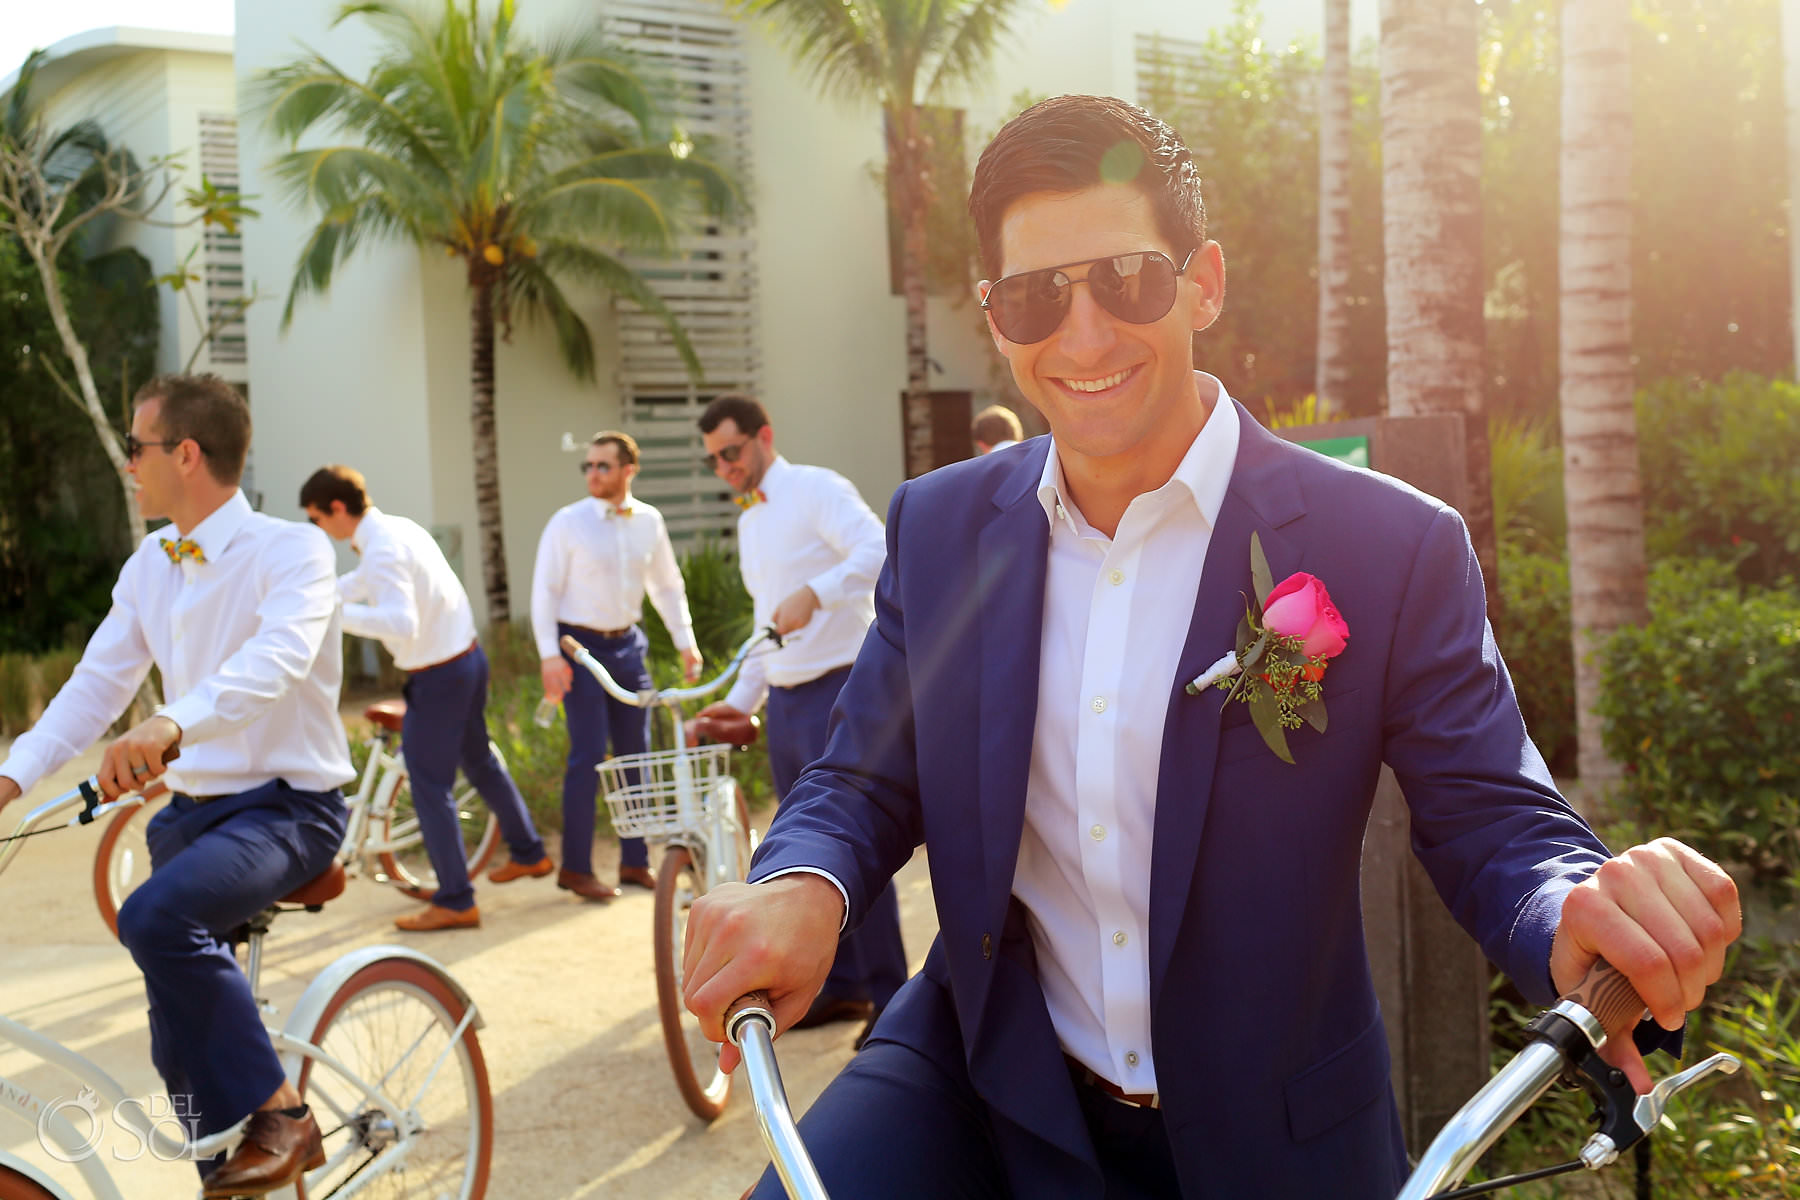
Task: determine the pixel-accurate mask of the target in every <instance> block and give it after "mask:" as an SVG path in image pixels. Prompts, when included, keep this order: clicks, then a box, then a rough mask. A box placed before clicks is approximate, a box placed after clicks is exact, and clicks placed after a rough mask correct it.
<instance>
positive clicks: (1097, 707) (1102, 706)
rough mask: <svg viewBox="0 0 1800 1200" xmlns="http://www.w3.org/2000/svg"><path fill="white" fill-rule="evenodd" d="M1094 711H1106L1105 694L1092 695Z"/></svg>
mask: <svg viewBox="0 0 1800 1200" xmlns="http://www.w3.org/2000/svg"><path fill="white" fill-rule="evenodd" d="M1094 711H1095V712H1097V713H1103V712H1105V711H1106V697H1105V696H1095V697H1094Z"/></svg>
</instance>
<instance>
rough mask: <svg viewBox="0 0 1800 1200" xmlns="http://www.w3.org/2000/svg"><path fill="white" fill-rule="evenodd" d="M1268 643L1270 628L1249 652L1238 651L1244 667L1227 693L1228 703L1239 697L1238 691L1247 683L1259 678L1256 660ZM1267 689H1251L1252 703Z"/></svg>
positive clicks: (1240, 663)
mask: <svg viewBox="0 0 1800 1200" xmlns="http://www.w3.org/2000/svg"><path fill="white" fill-rule="evenodd" d="M1268 645H1269V633H1268V630H1264V631H1263V635H1262V636H1261V637H1259V638H1257V639H1256V644H1255V645H1254V646H1252V647H1250V650H1249V651H1248V653H1246V652H1244V651H1242V650H1240V651H1238V666H1239V667H1240V668H1242V669H1241V670H1240V671H1239V672H1238V676H1237V679H1236V680H1234V681H1233V683H1232V685H1231V690H1230V691H1229V692H1227V693H1225V703H1226V704H1230V703H1231V702H1232V701H1233V700H1236V699H1237V698H1238V693H1239V692H1241V691H1243V690H1244V687H1245V685H1246V684H1248V683H1249V682H1250V681H1251V680H1252V679H1256V678H1258V676H1257V674H1256V662H1257V660H1258V659H1260V658H1261V657H1262V653H1263V651H1264V650H1265V649H1267V648H1268ZM1266 691H1268V689H1267V688H1253V689H1251V692H1250V696H1251V699H1252V703H1253V704H1254V700H1255V697H1257V696H1259V695H1261V694H1262V693H1264V692H1266Z"/></svg>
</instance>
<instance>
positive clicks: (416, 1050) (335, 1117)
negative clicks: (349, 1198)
mask: <svg viewBox="0 0 1800 1200" xmlns="http://www.w3.org/2000/svg"><path fill="white" fill-rule="evenodd" d="M464 1011H465V1010H464V1007H463V1004H462V1002H461V1001H460V1000H458V999H457V998H456V995H455V993H454V992H452V991H451V990H450V988H449V987H448V986H446V985H445V983H444V981H443V980H442V979H440V978H438V976H437V975H436V974H434V973H433V972H431V971H429V970H427V969H426V968H425V967H423V966H421V965H420V964H418V963H416V962H413V961H411V960H410V959H404V958H386V959H381V960H380V961H378V962H373V963H370V964H369V965H368V966H366V967H364V968H363V969H362V970H360V971H358V972H357V973H356V974H354V975H352V976H351V977H350V978H349V979H347V980H345V981H344V985H343V986H342V987H340V988H339V989H338V992H337V995H335V996H333V997H332V998H331V1002H330V1003H328V1004H327V1005H326V1006H325V1011H324V1012H323V1013H321V1014H320V1016H319V1024H318V1026H317V1027H316V1028H315V1029H314V1030H313V1033H312V1039H311V1041H312V1044H313V1045H315V1046H317V1047H319V1049H321V1050H323V1051H325V1052H326V1053H327V1054H330V1055H331V1056H332V1057H334V1058H336V1059H337V1060H338V1061H339V1062H341V1063H343V1064H344V1066H345V1067H346V1068H347V1069H348V1070H349V1071H350V1072H352V1073H353V1074H354V1075H355V1076H356V1078H357V1079H358V1080H361V1081H363V1082H366V1083H368V1084H370V1085H372V1086H375V1087H377V1088H379V1090H380V1091H381V1092H383V1093H384V1094H385V1095H386V1096H387V1097H388V1098H389V1099H391V1100H392V1101H393V1102H394V1103H396V1104H397V1105H399V1106H400V1107H401V1108H402V1109H404V1110H405V1116H404V1117H403V1118H402V1120H403V1122H404V1123H405V1124H406V1125H407V1126H408V1127H410V1128H402V1127H400V1126H397V1125H396V1123H395V1121H394V1119H393V1116H392V1114H390V1113H388V1112H386V1111H385V1110H382V1109H380V1108H377V1107H375V1106H373V1105H371V1104H370V1103H369V1101H368V1100H367V1099H366V1097H365V1096H364V1095H363V1093H362V1089H361V1088H360V1087H358V1086H357V1084H356V1083H355V1082H354V1081H352V1080H349V1079H345V1078H344V1077H343V1076H341V1075H339V1074H338V1072H337V1071H335V1070H334V1069H332V1068H331V1067H328V1066H324V1065H323V1064H321V1063H319V1062H318V1061H316V1060H314V1059H311V1058H308V1059H306V1060H305V1061H304V1062H302V1063H301V1065H300V1080H299V1087H300V1097H301V1099H303V1100H305V1101H306V1103H307V1104H309V1105H311V1106H312V1110H313V1116H314V1117H315V1118H316V1119H317V1120H318V1122H319V1128H320V1129H321V1130H323V1131H324V1134H325V1165H324V1166H323V1167H321V1168H319V1169H318V1170H316V1171H308V1172H307V1173H306V1176H305V1177H304V1178H303V1179H302V1180H301V1181H300V1182H299V1183H298V1184H297V1185H296V1191H297V1192H298V1195H299V1200H309V1198H310V1200H320V1198H322V1197H325V1196H329V1195H331V1194H333V1193H334V1192H335V1191H336V1190H337V1189H338V1188H339V1187H342V1186H343V1185H344V1184H345V1183H346V1182H347V1181H348V1180H350V1179H351V1178H352V1177H355V1176H358V1173H359V1172H361V1171H362V1170H363V1169H364V1168H365V1167H366V1166H367V1164H368V1163H369V1162H370V1161H371V1160H372V1159H374V1158H375V1156H376V1155H378V1154H380V1153H381V1152H382V1151H383V1150H386V1149H387V1148H388V1147H390V1146H392V1145H394V1144H395V1143H396V1142H397V1141H399V1140H400V1139H401V1137H403V1136H410V1137H411V1138H412V1139H413V1142H412V1145H411V1146H410V1148H409V1149H408V1150H407V1153H406V1154H405V1156H404V1158H403V1159H402V1160H401V1161H400V1163H399V1164H398V1165H397V1166H395V1167H394V1169H393V1170H392V1171H390V1172H389V1173H387V1174H385V1175H382V1176H380V1177H378V1178H375V1179H371V1180H368V1181H367V1183H366V1185H365V1186H364V1188H363V1190H362V1191H359V1192H358V1193H357V1195H359V1196H393V1197H400V1196H405V1197H421V1198H429V1200H440V1198H441V1200H481V1198H482V1196H483V1195H485V1194H486V1192H487V1179H488V1165H489V1160H490V1158H491V1157H492V1155H493V1149H494V1106H493V1097H492V1096H491V1095H490V1094H489V1092H488V1075H487V1060H486V1059H485V1058H483V1057H482V1054H481V1044H480V1042H478V1041H477V1040H476V1038H475V1028H474V1026H473V1025H471V1026H470V1027H469V1028H467V1029H465V1030H464V1031H463V1033H462V1036H461V1037H459V1038H455V1040H454V1041H452V1036H453V1035H454V1033H455V1031H456V1026H457V1024H458V1022H460V1021H461V1020H462V1018H463V1013H464ZM358 1182H359V1183H360V1182H362V1180H361V1179H360V1178H359V1179H358Z"/></svg>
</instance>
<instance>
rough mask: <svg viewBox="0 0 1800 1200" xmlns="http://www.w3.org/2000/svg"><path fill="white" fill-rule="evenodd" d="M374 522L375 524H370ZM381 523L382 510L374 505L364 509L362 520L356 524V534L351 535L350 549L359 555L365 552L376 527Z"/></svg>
mask: <svg viewBox="0 0 1800 1200" xmlns="http://www.w3.org/2000/svg"><path fill="white" fill-rule="evenodd" d="M371 521H373V522H374V524H373V525H372V524H370V522H371ZM380 523H381V510H380V509H379V508H376V507H375V506H374V505H373V504H371V505H369V506H368V507H367V508H365V509H363V515H362V520H360V521H358V522H357V523H356V532H355V533H353V534H351V535H350V548H351V549H352V550H354V551H356V552H357V553H358V554H361V553H362V552H363V545H364V544H365V542H366V541H367V540H368V535H369V534H370V533H371V532H373V531H374V529H375V526H376V525H379V524H380Z"/></svg>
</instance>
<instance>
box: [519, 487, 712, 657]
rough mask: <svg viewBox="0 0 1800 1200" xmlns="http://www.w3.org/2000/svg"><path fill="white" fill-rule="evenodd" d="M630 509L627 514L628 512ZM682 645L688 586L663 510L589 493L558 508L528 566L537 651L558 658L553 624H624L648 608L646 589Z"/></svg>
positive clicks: (689, 642) (687, 633)
mask: <svg viewBox="0 0 1800 1200" xmlns="http://www.w3.org/2000/svg"><path fill="white" fill-rule="evenodd" d="M627 512H629V515H627ZM646 594H648V595H649V597H650V602H651V603H652V604H654V605H656V611H657V613H658V615H660V616H661V617H662V619H663V624H664V625H666V626H668V628H669V636H670V638H671V639H673V640H674V643H675V648H676V649H677V650H687V649H689V648H691V647H692V646H693V644H694V621H693V618H692V617H690V616H689V615H688V602H687V588H686V586H685V585H684V584H683V583H682V580H681V566H680V564H678V563H677V562H676V561H675V548H674V547H673V546H671V545H670V544H669V530H668V527H667V526H666V525H664V524H663V518H662V514H661V513H659V512H657V511H656V509H654V508H652V507H651V506H650V505H648V504H645V503H644V502H643V501H642V500H639V499H636V498H635V497H632V496H630V495H627V496H626V498H625V502H624V503H623V504H621V505H619V506H618V507H617V508H614V506H613V505H612V504H611V503H609V502H608V501H605V500H599V499H596V498H595V497H593V496H585V497H583V498H582V499H580V500H577V501H576V502H575V503H573V504H571V505H569V506H568V507H566V508H560V509H558V510H557V511H556V515H555V516H553V517H551V518H550V523H549V524H548V525H546V526H544V536H543V537H542V538H540V539H539V540H538V552H537V566H536V567H535V568H534V569H533V571H532V573H531V630H532V634H533V636H535V637H536V638H537V647H538V657H539V658H554V657H556V656H557V655H558V654H560V653H562V651H561V650H560V649H559V648H558V647H557V642H556V637H557V635H556V624H557V622H558V621H561V622H562V623H564V624H566V625H584V626H586V627H587V628H589V629H624V628H626V627H627V626H630V625H635V624H637V623H638V622H639V621H640V620H642V619H643V616H644V596H645V595H646Z"/></svg>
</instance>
